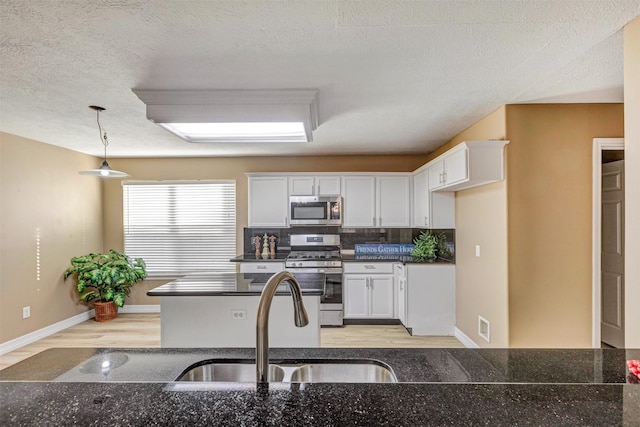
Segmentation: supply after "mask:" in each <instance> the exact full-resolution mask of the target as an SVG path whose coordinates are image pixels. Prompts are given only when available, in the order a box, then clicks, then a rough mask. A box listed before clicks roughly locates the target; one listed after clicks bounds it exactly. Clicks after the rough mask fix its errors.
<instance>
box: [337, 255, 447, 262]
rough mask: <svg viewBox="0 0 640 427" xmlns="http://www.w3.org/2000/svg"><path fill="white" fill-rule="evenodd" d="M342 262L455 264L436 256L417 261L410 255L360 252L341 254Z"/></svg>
mask: <svg viewBox="0 0 640 427" xmlns="http://www.w3.org/2000/svg"><path fill="white" fill-rule="evenodd" d="M341 257H342V261H343V262H401V263H403V264H425V265H429V264H449V265H455V262H453V261H451V260H448V259H444V258H436V259H434V260H433V261H423V262H418V261H415V260H414V259H413V257H412V256H411V255H370V254H367V255H360V254H344V253H343V254H341Z"/></svg>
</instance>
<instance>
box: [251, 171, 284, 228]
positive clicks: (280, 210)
mask: <svg viewBox="0 0 640 427" xmlns="http://www.w3.org/2000/svg"><path fill="white" fill-rule="evenodd" d="M287 188H288V185H287V177H286V176H250V177H249V227H287V226H288V205H289V203H288V202H289V196H288V193H287Z"/></svg>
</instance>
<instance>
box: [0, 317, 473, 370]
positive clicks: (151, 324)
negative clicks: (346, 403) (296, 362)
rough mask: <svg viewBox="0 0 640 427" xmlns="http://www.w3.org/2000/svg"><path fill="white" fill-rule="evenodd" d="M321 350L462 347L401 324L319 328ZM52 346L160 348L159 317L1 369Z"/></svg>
mask: <svg viewBox="0 0 640 427" xmlns="http://www.w3.org/2000/svg"><path fill="white" fill-rule="evenodd" d="M320 342H321V346H322V347H369V348H371V347H376V348H380V347H383V348H389V347H391V348H394V347H414V348H415V347H448V348H451V347H464V346H463V345H462V344H461V343H460V341H458V340H457V339H455V338H454V337H415V336H414V337H412V336H411V335H409V333H408V332H407V331H406V329H405V328H404V327H402V326H400V325H383V326H372V325H349V326H345V327H344V328H322V330H321V337H320ZM54 347H160V314H157V313H153V314H147V313H145V314H119V315H118V317H117V319H115V320H112V321H110V322H105V323H99V322H96V321H94V320H93V319H91V320H87V321H85V322H82V323H80V324H78V325H75V326H72V327H70V328H67V329H65V330H63V331H61V332H58V333H56V334H53V335H50V336H49V337H47V338H43V339H41V340H39V341H36V342H34V343H32V344H29V345H26V346H24V347H21V348H19V349H18V350H15V351H12V352H10V353H7V354H5V355H2V356H0V369H4V368H6V367H7V366H10V365H12V364H14V363H17V362H19V361H21V360H24V359H26V358H27V357H30V356H32V355H34V354H37V353H40V352H41V351H43V350H46V349H48V348H54Z"/></svg>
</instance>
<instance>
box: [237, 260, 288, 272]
mask: <svg viewBox="0 0 640 427" xmlns="http://www.w3.org/2000/svg"><path fill="white" fill-rule="evenodd" d="M282 270H284V262H241V263H240V273H277V272H279V271H282Z"/></svg>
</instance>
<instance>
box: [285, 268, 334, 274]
mask: <svg viewBox="0 0 640 427" xmlns="http://www.w3.org/2000/svg"><path fill="white" fill-rule="evenodd" d="M285 271H288V272H290V273H293V274H296V273H324V274H342V268H339V267H330V268H323V267H309V268H304V267H286V268H285Z"/></svg>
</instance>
